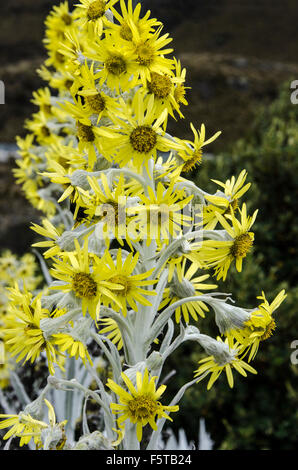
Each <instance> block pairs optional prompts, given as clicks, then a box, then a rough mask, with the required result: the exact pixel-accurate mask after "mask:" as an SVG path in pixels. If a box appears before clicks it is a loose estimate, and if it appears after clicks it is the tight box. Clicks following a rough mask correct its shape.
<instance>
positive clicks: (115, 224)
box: [80, 173, 131, 246]
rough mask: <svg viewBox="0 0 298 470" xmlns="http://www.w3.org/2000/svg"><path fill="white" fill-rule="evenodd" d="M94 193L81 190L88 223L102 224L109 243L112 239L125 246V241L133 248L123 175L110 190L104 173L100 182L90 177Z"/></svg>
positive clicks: (82, 203) (104, 235) (104, 236)
mask: <svg viewBox="0 0 298 470" xmlns="http://www.w3.org/2000/svg"><path fill="white" fill-rule="evenodd" d="M88 182H89V184H90V187H91V190H92V192H89V191H84V190H83V189H80V193H81V201H82V202H81V206H82V208H83V209H84V213H85V214H86V218H83V219H82V220H83V221H84V222H86V223H88V224H89V223H98V222H102V224H103V226H102V236H103V238H105V239H106V242H107V243H109V241H110V239H111V238H116V239H117V240H118V242H119V243H120V245H122V246H123V245H124V241H123V239H126V241H127V243H128V244H129V245H130V246H131V244H130V240H129V237H128V233H127V230H126V226H127V224H128V223H129V221H130V220H131V219H130V218H129V217H128V216H127V208H126V204H127V197H126V191H125V182H124V177H123V175H121V176H120V177H119V179H118V181H114V182H113V184H112V185H111V186H112V187H111V188H110V185H109V182H108V179H107V177H106V175H105V174H104V173H102V174H101V177H100V180H99V181H98V179H97V178H96V177H89V176H88Z"/></svg>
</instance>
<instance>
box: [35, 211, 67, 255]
mask: <svg viewBox="0 0 298 470" xmlns="http://www.w3.org/2000/svg"><path fill="white" fill-rule="evenodd" d="M42 225H43V227H41V226H40V225H37V224H32V227H31V229H32V230H34V232H36V233H38V234H40V235H42V236H43V237H47V238H50V239H51V240H47V241H43V242H37V243H33V245H32V246H34V247H42V248H43V247H46V248H48V247H49V249H48V250H47V251H45V252H44V253H43V256H44V257H45V258H51V257H53V256H56V255H58V254H59V253H60V252H61V248H60V247H59V245H58V244H57V240H58V239H59V238H60V236H61V235H62V232H63V231H62V230H61V229H60V230H59V229H57V228H56V227H54V225H53V224H52V223H51V222H50V221H49V220H47V219H43V221H42Z"/></svg>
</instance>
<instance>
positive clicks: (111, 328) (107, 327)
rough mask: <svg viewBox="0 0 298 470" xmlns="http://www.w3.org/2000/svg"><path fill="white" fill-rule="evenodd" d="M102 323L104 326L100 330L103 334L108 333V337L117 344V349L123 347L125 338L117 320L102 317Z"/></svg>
mask: <svg viewBox="0 0 298 470" xmlns="http://www.w3.org/2000/svg"><path fill="white" fill-rule="evenodd" d="M100 324H101V325H102V326H103V327H104V328H101V329H100V330H99V333H100V334H101V335H104V334H106V333H108V334H107V338H109V340H111V341H112V343H114V344H115V345H117V349H118V350H119V351H120V349H122V348H123V339H122V335H121V331H120V330H119V327H118V325H117V322H116V321H115V320H113V318H101V319H100Z"/></svg>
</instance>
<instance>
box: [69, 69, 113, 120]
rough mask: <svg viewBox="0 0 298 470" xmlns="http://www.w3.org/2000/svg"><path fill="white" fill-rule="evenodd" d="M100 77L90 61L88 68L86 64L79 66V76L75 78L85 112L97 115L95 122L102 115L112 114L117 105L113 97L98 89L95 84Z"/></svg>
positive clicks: (109, 115)
mask: <svg viewBox="0 0 298 470" xmlns="http://www.w3.org/2000/svg"><path fill="white" fill-rule="evenodd" d="M100 77H101V73H98V72H97V73H94V63H92V64H91V66H90V68H89V67H88V65H87V64H85V65H83V66H82V67H81V69H80V77H78V79H77V80H78V82H79V84H80V89H79V91H78V95H80V96H83V97H84V101H85V104H84V107H85V110H86V112H87V114H88V115H89V116H92V115H94V114H96V115H98V118H97V124H98V122H99V121H100V119H101V118H102V117H104V116H108V117H111V116H113V115H114V114H115V113H116V112H117V108H118V106H119V105H118V103H117V102H116V100H115V99H113V98H111V97H110V96H108V95H107V94H106V93H104V91H103V90H100V88H99V86H98V85H97V81H98V79H100Z"/></svg>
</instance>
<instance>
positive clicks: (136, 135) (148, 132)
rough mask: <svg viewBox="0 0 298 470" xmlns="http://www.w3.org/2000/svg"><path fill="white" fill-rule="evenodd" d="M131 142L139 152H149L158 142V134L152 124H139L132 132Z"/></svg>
mask: <svg viewBox="0 0 298 470" xmlns="http://www.w3.org/2000/svg"><path fill="white" fill-rule="evenodd" d="M130 143H131V145H132V147H133V149H134V150H135V151H136V152H139V153H149V152H151V150H153V149H154V147H155V146H156V143H157V134H156V132H155V131H154V130H153V129H152V128H151V127H150V126H138V127H136V128H135V129H134V130H133V131H132V133H131V134H130Z"/></svg>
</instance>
